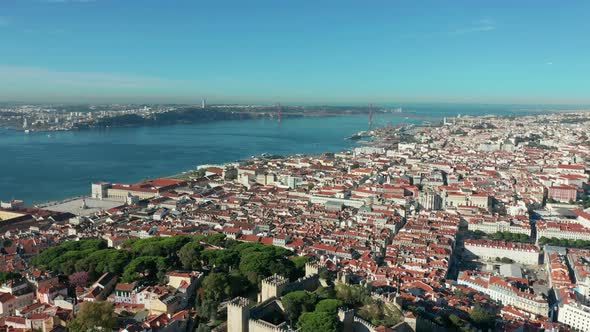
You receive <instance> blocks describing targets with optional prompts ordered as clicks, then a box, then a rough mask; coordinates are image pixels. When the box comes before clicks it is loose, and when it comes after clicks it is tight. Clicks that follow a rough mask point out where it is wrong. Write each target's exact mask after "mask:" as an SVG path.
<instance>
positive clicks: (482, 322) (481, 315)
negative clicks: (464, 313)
mask: <svg viewBox="0 0 590 332" xmlns="http://www.w3.org/2000/svg"><path fill="white" fill-rule="evenodd" d="M469 319H470V320H471V321H472V322H473V325H475V326H476V327H478V328H480V329H483V330H487V329H490V328H493V327H494V325H495V318H494V316H492V315H491V314H490V313H488V312H487V311H486V310H485V309H483V308H482V307H481V306H480V305H478V304H476V305H475V307H474V308H473V311H471V313H470V314H469Z"/></svg>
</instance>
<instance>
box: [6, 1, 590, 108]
mask: <svg viewBox="0 0 590 332" xmlns="http://www.w3.org/2000/svg"><path fill="white" fill-rule="evenodd" d="M589 15H590V1H586V0H580V1H574V0H572V1H544V0H536V1H525V0H522V1H513V0H512V1H504V0H493V1H485V0H470V1H397V0H383V1H377V0H375V1H372V0H357V1H350V0H338V1H332V0H299V1H295V0H248V1H244V0H235V1H228V0H211V1H199V0H0V100H4V101H52V102H53V101H70V102H78V101H81V102H82V101H84V102H85V101H90V102H96V101H114V102H120V101H131V102H142V101H145V102H181V103H182V102H197V101H199V100H200V99H201V98H202V97H207V99H208V100H209V101H212V102H263V103H266V102H276V101H282V102H284V103H333V104H344V103H365V102H366V101H373V102H378V103H397V102H399V103H405V102H469V103H471V102H476V103H480V102H482V103H560V104H564V103H567V104H590V20H589V19H588V17H589Z"/></svg>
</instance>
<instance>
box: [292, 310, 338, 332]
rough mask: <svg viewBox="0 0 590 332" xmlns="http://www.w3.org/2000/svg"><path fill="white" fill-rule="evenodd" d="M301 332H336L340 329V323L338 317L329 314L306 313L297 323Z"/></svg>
mask: <svg viewBox="0 0 590 332" xmlns="http://www.w3.org/2000/svg"><path fill="white" fill-rule="evenodd" d="M297 327H299V328H300V329H301V332H317V331H322V332H336V331H339V329H340V322H339V321H338V318H337V316H336V315H332V314H330V313H328V312H306V313H303V314H302V315H301V317H300V318H299V321H298V322H297Z"/></svg>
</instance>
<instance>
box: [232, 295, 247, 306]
mask: <svg viewBox="0 0 590 332" xmlns="http://www.w3.org/2000/svg"><path fill="white" fill-rule="evenodd" d="M227 305H228V306H232V307H236V308H244V307H248V306H249V305H250V300H248V299H247V298H244V297H240V296H238V297H236V298H235V299H233V300H231V301H230V302H228V303H227Z"/></svg>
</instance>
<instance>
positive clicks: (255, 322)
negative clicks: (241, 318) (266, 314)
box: [248, 319, 291, 332]
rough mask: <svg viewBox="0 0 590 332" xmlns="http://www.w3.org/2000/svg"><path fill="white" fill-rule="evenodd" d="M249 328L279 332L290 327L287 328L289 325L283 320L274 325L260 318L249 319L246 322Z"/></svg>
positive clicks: (283, 331)
mask: <svg viewBox="0 0 590 332" xmlns="http://www.w3.org/2000/svg"><path fill="white" fill-rule="evenodd" d="M248 325H249V328H250V330H251V331H268V332H274V331H280V332H286V331H291V329H290V328H289V325H287V323H285V322H283V323H281V324H279V325H274V324H272V323H269V322H265V321H263V320H260V319H251V320H250V321H249V322H248Z"/></svg>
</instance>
